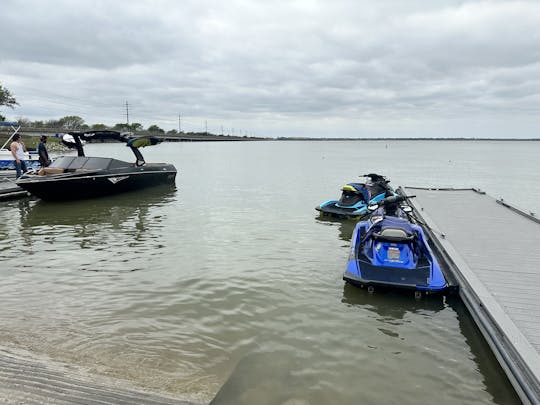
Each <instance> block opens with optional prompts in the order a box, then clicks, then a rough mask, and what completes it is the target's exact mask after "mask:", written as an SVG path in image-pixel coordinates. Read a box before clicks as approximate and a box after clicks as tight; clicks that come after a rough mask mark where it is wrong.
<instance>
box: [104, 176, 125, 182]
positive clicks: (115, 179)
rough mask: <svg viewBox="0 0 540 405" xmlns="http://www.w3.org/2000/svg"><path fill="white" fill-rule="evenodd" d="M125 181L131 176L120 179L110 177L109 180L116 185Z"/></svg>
mask: <svg viewBox="0 0 540 405" xmlns="http://www.w3.org/2000/svg"><path fill="white" fill-rule="evenodd" d="M125 179H129V176H120V177H109V178H108V180H109V181H110V182H111V183H112V184H116V183H118V182H120V181H122V180H125Z"/></svg>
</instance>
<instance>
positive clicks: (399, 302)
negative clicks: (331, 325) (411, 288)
mask: <svg viewBox="0 0 540 405" xmlns="http://www.w3.org/2000/svg"><path fill="white" fill-rule="evenodd" d="M413 297H414V295H413V294H412V293H409V292H408V291H406V290H404V291H390V290H389V291H383V292H381V291H379V290H378V291H377V292H376V293H373V294H370V293H368V292H367V290H366V289H363V288H358V287H355V286H353V285H351V284H349V283H345V284H344V286H343V299H342V300H341V302H343V303H344V304H347V305H351V306H356V305H360V306H362V307H363V308H364V309H367V310H369V311H373V312H374V313H376V314H377V315H378V316H379V319H380V320H382V321H384V322H391V323H392V322H395V321H396V320H401V319H403V318H404V316H405V314H407V313H418V312H420V311H421V312H422V313H426V311H427V312H431V313H435V312H437V311H442V310H443V309H444V308H446V297H445V296H443V295H429V296H426V297H423V298H422V299H420V300H416V299H414V298H413Z"/></svg>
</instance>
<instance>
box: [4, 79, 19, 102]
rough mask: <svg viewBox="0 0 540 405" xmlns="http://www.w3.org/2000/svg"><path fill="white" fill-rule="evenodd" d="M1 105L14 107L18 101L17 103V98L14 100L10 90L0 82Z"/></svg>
mask: <svg viewBox="0 0 540 405" xmlns="http://www.w3.org/2000/svg"><path fill="white" fill-rule="evenodd" d="M3 105H5V106H6V107H9V108H14V107H15V106H16V105H19V103H17V100H15V97H13V95H12V94H11V92H10V91H9V90H8V89H6V88H5V87H3V86H2V85H1V84H0V106H3Z"/></svg>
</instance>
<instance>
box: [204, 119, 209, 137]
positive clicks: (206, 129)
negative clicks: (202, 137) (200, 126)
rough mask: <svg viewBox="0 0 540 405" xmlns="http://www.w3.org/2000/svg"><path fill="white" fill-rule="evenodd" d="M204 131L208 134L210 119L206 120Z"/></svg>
mask: <svg viewBox="0 0 540 405" xmlns="http://www.w3.org/2000/svg"><path fill="white" fill-rule="evenodd" d="M204 131H205V132H206V135H208V121H206V120H205V121H204Z"/></svg>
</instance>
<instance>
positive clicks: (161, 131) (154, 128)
mask: <svg viewBox="0 0 540 405" xmlns="http://www.w3.org/2000/svg"><path fill="white" fill-rule="evenodd" d="M148 131H149V132H159V133H160V134H164V133H165V131H164V130H162V129H161V128H160V127H158V126H157V125H150V126H149V127H148Z"/></svg>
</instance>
